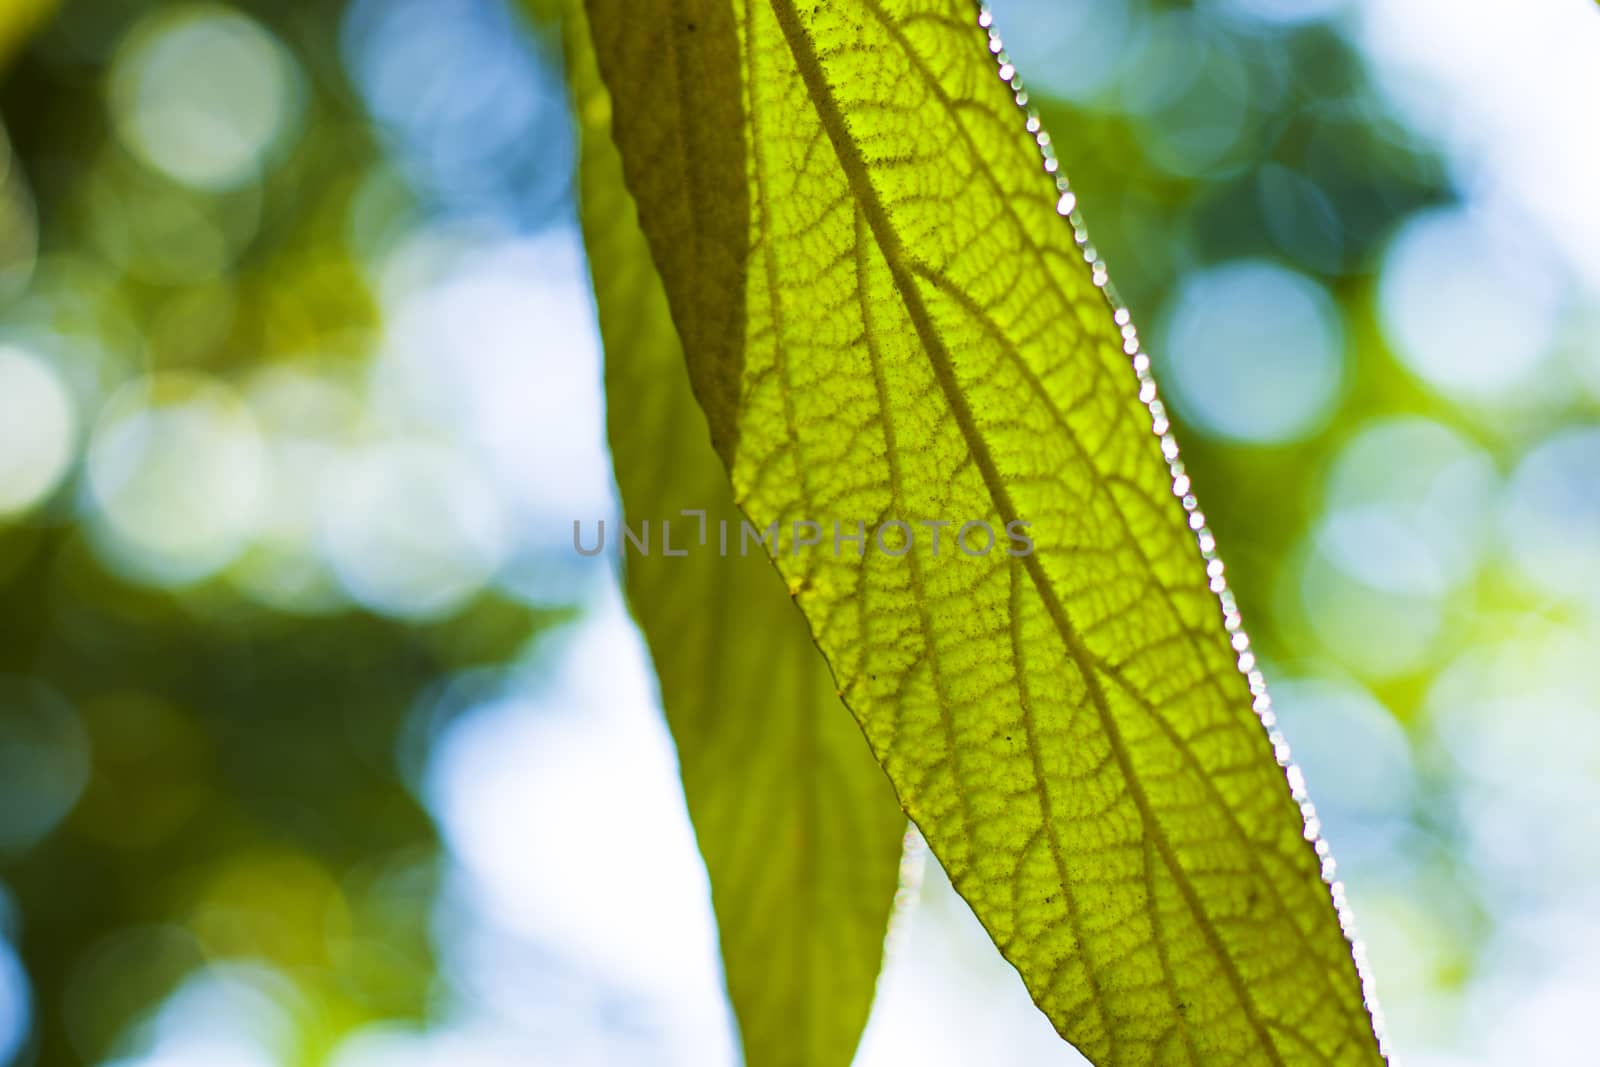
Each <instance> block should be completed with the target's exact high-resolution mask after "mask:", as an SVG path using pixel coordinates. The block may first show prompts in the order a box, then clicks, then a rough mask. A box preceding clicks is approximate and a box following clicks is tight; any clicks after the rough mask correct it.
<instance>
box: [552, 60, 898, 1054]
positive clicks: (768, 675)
mask: <svg viewBox="0 0 1600 1067" xmlns="http://www.w3.org/2000/svg"><path fill="white" fill-rule="evenodd" d="M571 36H573V37H575V47H572V48H570V49H569V52H570V53H571V54H570V57H569V62H570V66H571V81H572V83H573V90H574V95H575V98H576V99H575V104H576V108H577V112H578V117H579V123H580V126H581V130H582V136H583V155H582V163H581V189H580V194H581V200H582V216H583V224H584V234H585V237H586V240H587V244H588V251H589V257H590V261H591V263H592V270H593V275H594V286H595V295H596V299H597V302H598V304H599V307H600V311H601V326H602V332H603V335H604V342H605V351H606V375H605V378H606V392H607V394H608V396H609V397H610V403H609V413H608V418H607V427H608V431H609V436H610V439H611V450H612V457H613V461H614V464H615V467H616V474H617V482H618V485H619V487H620V488H621V492H622V500H623V507H624V510H625V513H626V517H627V520H628V522H629V523H631V524H632V529H633V530H634V531H635V533H639V532H640V531H642V530H643V528H644V525H645V524H646V523H648V524H649V526H650V532H649V536H650V537H651V538H652V541H651V543H650V551H649V554H644V553H641V552H637V551H635V552H630V553H629V554H628V555H627V556H626V558H625V561H624V562H625V575H626V585H627V592H628V597H629V600H630V602H631V603H632V606H633V610H634V613H635V615H636V617H637V618H638V620H639V622H640V625H641V627H642V628H643V630H644V633H645V636H646V638H647V639H648V642H649V645H650V650H651V654H652V655H653V657H654V659H655V665H656V673H657V675H658V677H659V679H660V683H661V695H662V702H663V704H664V706H665V709H666V714H667V720H668V723H669V725H670V726H671V729H672V734H673V737H674V739H675V740H676V742H677V747H678V757H679V760H680V762H681V764H682V771H683V782H684V792H685V795H686V797H687V799H688V805H689V813H690V816H691V817H692V819H693V821H694V826H695V831H696V834H697V837H698V839H699V843H700V849H701V852H702V853H703V855H704V857H705V861H706V869H707V871H708V873H709V875H710V879H711V891H712V899H713V902H714V905H715V908H716V913H717V919H718V923H719V926H720V930H721V937H722V954H723V960H724V965H725V970H726V973H727V982H728V992H729V995H730V998H731V1000H732V1002H733V1005H734V1010H735V1013H736V1015H737V1017H738V1020H739V1026H740V1031H741V1036H742V1039H743V1043H744V1050H745V1061H746V1062H747V1063H748V1064H750V1065H751V1067H845V1065H847V1064H848V1063H849V1062H850V1060H851V1058H852V1055H853V1054H854V1051H855V1047H856V1043H857V1041H858V1039H859V1038H860V1035H861V1029H862V1026H863V1025H864V1024H865V1022H866V1018H867V1012H868V1009H869V1008H870V1006H871V1004H872V994H873V988H874V984H875V982H876V980H877V973H878V966H879V960H880V959H881V957H882V954H883V952H882V950H883V937H884V929H885V926H886V924H887V920H888V916H889V909H890V906H891V904H892V903H893V899H894V894H895V888H896V882H897V876H898V870H899V863H900V853H901V841H902V838H903V836H904V833H905V829H906V821H905V815H904V813H903V812H901V811H900V808H899V806H898V805H897V804H896V803H895V798H894V793H893V791H892V790H891V789H890V786H889V782H888V780H887V779H886V778H885V777H884V774H883V771H882V770H881V769H880V768H879V767H878V765H877V763H876V761H874V760H873V758H872V753H871V752H870V751H869V750H868V749H867V747H866V746H865V745H863V744H862V741H861V731H860V729H859V728H858V727H857V725H856V724H855V722H854V721H853V720H852V719H851V717H850V715H849V714H848V713H847V712H846V711H845V709H844V708H843V707H841V706H840V703H839V697H838V695H837V693H836V692H835V690H834V684H833V679H832V677H830V675H829V674H828V668H827V664H826V663H825V662H824V661H823V659H822V656H821V655H820V654H819V653H818V652H817V649H816V646H815V645H814V644H813V643H812V640H811V635H810V634H809V632H808V631H807V629H806V625H805V620H804V619H803V618H802V617H801V615H800V613H799V612H798V611H797V610H796V609H795V606H794V603H793V601H792V600H791V599H790V597H789V595H788V590H787V589H786V588H785V586H784V582H783V579H782V577H781V576H780V575H779V574H778V573H777V571H775V570H774V569H773V567H772V564H771V563H770V562H769V561H768V559H767V558H766V555H765V553H764V552H762V551H761V550H760V549H759V548H756V549H755V550H754V551H753V552H751V553H750V554H748V555H743V556H741V555H740V554H739V553H738V552H737V548H736V547H735V549H734V550H733V551H731V552H730V553H729V554H728V555H727V556H726V557H724V556H722V555H721V554H720V552H719V551H718V541H719V540H720V531H721V530H722V529H723V528H724V527H723V526H722V524H723V523H724V522H727V523H730V524H731V526H732V530H733V537H734V540H733V542H732V543H733V545H734V546H737V544H738V541H737V538H738V532H739V526H738V523H739V519H740V515H739V512H738V510H737V508H736V507H735V506H734V503H733V498H732V493H731V491H730V489H729V486H728V479H727V474H726V472H725V470H724V469H723V466H722V463H721V462H720V461H719V460H718V458H717V455H716V452H715V451H714V450H713V449H712V447H711V444H710V442H709V440H708V437H707V430H706V421H705V417H704V416H703V415H702V414H701V412H700V409H699V406H698V405H697V404H696V403H695V400H694V396H693V394H691V392H690V390H689V379H688V375H687V373H686V372H685V369H684V356H683V349H682V347H681V346H680V344H679V343H678V339H677V335H676V333H675V332H674V330H673V326H672V320H671V318H670V316H669V314H668V311H667V303H666V296H665V294H664V293H663V291H662V288H661V282H660V280H659V278H658V277H657V275H656V274H655V272H654V270H653V269H652V267H651V262H650V253H649V250H648V248H647V247H646V246H645V243H644V235H643V234H642V233H641V232H640V230H639V226H638V223H637V222H636V221H635V212H634V205H633V201H632V198H631V197H630V196H629V194H628V192H627V190H626V189H625V188H624V187H623V183H622V170H621V163H620V161H619V160H618V158H617V153H616V148H615V147H614V146H613V144H612V141H611V133H610V117H609V116H610V105H609V101H608V100H607V98H606V94H605V89H604V88H603V87H602V86H601V85H600V82H599V78H598V75H597V73H596V72H595V71H594V66H593V62H594V61H593V55H592V53H591V52H589V51H588V48H587V44H586V42H585V40H584V38H583V35H582V34H581V33H579V34H576V35H571ZM685 508H689V509H705V510H706V511H707V514H706V515H705V516H704V517H703V520H702V518H701V517H699V516H684V515H681V514H680V511H681V510H683V509H685ZM702 521H703V522H704V526H703V527H702V525H701V523H702ZM664 524H665V525H664ZM702 529H703V530H704V531H705V534H706V541H705V543H704V544H702V543H701V540H700V538H701V531H702ZM594 535H595V532H594V530H593V529H592V528H591V529H590V530H589V531H588V533H587V536H588V538H590V541H589V542H588V546H589V547H592V544H593V540H592V539H593V537H594ZM618 535H619V533H618V531H612V533H611V536H612V537H613V538H615V537H617V536H618ZM668 538H670V542H669V541H668V540H667V539H668ZM669 545H670V546H671V550H672V551H674V552H676V551H680V550H683V551H688V550H689V549H693V551H689V554H688V555H685V556H666V555H664V554H663V553H664V552H665V551H666V550H667V549H668V548H669ZM613 547H615V545H613Z"/></svg>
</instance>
